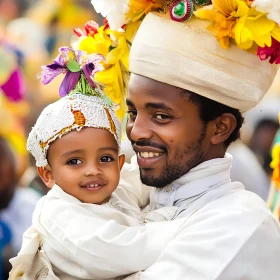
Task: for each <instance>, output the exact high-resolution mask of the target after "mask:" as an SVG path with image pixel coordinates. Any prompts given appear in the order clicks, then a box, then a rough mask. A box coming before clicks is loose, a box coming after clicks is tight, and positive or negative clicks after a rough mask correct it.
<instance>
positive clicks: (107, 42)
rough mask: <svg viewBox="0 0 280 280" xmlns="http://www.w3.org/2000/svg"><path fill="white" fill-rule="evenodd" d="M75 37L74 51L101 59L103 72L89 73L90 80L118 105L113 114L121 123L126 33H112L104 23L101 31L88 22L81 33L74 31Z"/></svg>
mask: <svg viewBox="0 0 280 280" xmlns="http://www.w3.org/2000/svg"><path fill="white" fill-rule="evenodd" d="M74 33H75V34H76V36H77V40H76V41H75V42H73V44H72V47H73V50H75V51H78V52H79V51H82V52H83V53H85V54H86V55H87V56H95V55H98V54H101V55H102V56H103V58H104V59H103V60H102V62H101V64H102V67H103V69H102V70H101V69H100V68H99V69H98V71H95V72H92V75H91V77H92V79H93V81H94V83H95V84H96V85H98V86H99V87H100V88H101V89H102V90H103V91H104V93H105V94H106V95H107V96H108V97H109V98H110V99H111V100H112V101H113V103H115V104H117V105H118V107H119V109H118V110H117V111H116V114H117V116H118V117H119V119H120V120H122V119H123V117H124V115H125V112H126V104H125V92H126V88H127V81H128V56H129V49H130V40H131V39H130V38H129V32H125V30H124V29H123V28H119V29H118V30H112V29H110V28H109V24H108V22H107V20H105V24H104V25H103V26H101V27H99V25H98V24H97V23H96V22H94V21H89V22H87V23H86V24H85V27H84V30H81V29H74ZM100 70H101V71H100Z"/></svg>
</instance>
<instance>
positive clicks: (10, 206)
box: [0, 0, 102, 280]
mask: <svg viewBox="0 0 280 280" xmlns="http://www.w3.org/2000/svg"><path fill="white" fill-rule="evenodd" d="M88 20H95V21H98V22H99V23H102V19H101V18H98V16H97V15H96V14H95V13H94V10H93V8H92V5H91V4H90V1H89V0H0V280H2V279H8V272H9V270H10V264H9V262H8V260H9V259H10V258H11V257H13V256H15V255H16V254H17V253H18V251H19V250H20V247H21V243H22V234H23V232H24V231H25V230H26V229H27V228H28V227H29V226H30V225H31V219H32V213H33V210H34V207H35V204H36V202H37V201H38V199H39V198H40V197H41V196H42V195H44V194H45V193H46V192H47V189H46V188H45V186H44V185H43V184H42V182H41V180H40V179H39V178H38V176H37V174H36V170H35V168H34V160H33V158H32V157H31V156H30V155H29V154H28V153H27V152H26V149H25V142H26V137H27V136H28V133H29V132H30V130H31V127H32V126H33V125H34V123H35V121H36V118H37V117H38V115H39V114H40V112H41V110H42V109H43V108H44V107H45V106H46V105H47V104H49V103H50V102H53V101H55V100H57V99H58V98H59V94H58V87H59V85H60V82H61V79H60V78H57V79H56V80H54V81H53V82H52V83H51V84H50V85H47V86H42V85H41V82H40V79H39V78H38V77H37V76H38V73H40V71H41V68H40V67H41V65H45V64H49V63H50V62H51V61H52V59H53V58H55V57H56V55H57V54H58V52H57V49H58V47H59V46H63V45H69V44H70V42H71V40H72V36H73V35H74V33H73V28H81V29H83V27H84V24H85V23H86V22H87V21H88Z"/></svg>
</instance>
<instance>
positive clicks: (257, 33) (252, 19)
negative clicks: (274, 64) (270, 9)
mask: <svg viewBox="0 0 280 280" xmlns="http://www.w3.org/2000/svg"><path fill="white" fill-rule="evenodd" d="M238 15H239V16H240V18H239V20H238V21H237V24H236V26H235V29H234V32H235V40H236V43H237V45H238V46H239V47H240V48H241V49H249V48H251V47H252V46H253V44H254V43H256V44H257V45H258V46H260V47H265V46H268V47H270V46H271V43H272V40H271V36H272V32H273V30H274V28H276V27H277V26H276V23H275V22H273V21H271V20H269V19H268V18H267V17H266V14H264V13H261V12H258V11H256V10H255V8H250V9H249V8H248V7H247V9H245V8H244V9H243V10H242V11H240V13H239V14H238Z"/></svg>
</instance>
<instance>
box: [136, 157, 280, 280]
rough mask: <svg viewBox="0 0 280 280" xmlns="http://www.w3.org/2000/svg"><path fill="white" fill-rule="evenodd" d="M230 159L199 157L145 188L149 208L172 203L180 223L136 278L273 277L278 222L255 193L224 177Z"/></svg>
mask: <svg viewBox="0 0 280 280" xmlns="http://www.w3.org/2000/svg"><path fill="white" fill-rule="evenodd" d="M231 161H232V159H231V156H230V155H229V154H227V155H226V158H220V159H214V160H210V161H207V162H204V163H202V164H200V165H199V166H197V167H195V168H193V169H192V170H191V171H190V172H189V173H187V174H185V175H184V176H183V177H181V178H180V179H178V180H176V181H174V182H173V183H172V184H171V185H169V186H167V187H165V188H164V189H161V190H155V189H154V190H153V191H152V192H151V203H150V206H149V208H150V209H157V208H160V207H164V206H170V205H176V206H178V207H179V211H178V215H177V217H176V219H177V218H183V219H184V220H185V223H184V225H183V227H182V228H181V229H180V232H179V233H178V234H177V236H176V238H175V239H174V240H172V241H171V242H170V243H169V244H168V246H167V247H166V248H165V249H164V250H163V251H162V254H161V255H160V257H159V258H158V259H157V260H156V262H155V263H154V264H153V265H152V266H151V267H149V268H148V269H147V270H146V271H144V272H142V273H141V275H140V279H141V280H157V279H159V280H173V279H174V280H175V279H176V280H177V279H180V280H241V279H242V280H243V279H244V280H245V279H246V280H278V279H279V277H280V266H279V261H278V259H279V256H280V230H279V225H278V224H277V222H276V220H275V219H274V218H273V217H272V215H271V212H270V210H269V209H268V208H267V207H266V205H265V203H264V202H263V201H262V200H261V199H260V198H259V197H258V196H257V195H255V194H253V193H251V192H248V191H245V190H244V187H243V185H242V184H241V183H237V182H231V181H230V166H231ZM175 221H176V220H174V221H169V222H168V223H169V224H170V226H169V227H172V224H173V223H174V222H175Z"/></svg>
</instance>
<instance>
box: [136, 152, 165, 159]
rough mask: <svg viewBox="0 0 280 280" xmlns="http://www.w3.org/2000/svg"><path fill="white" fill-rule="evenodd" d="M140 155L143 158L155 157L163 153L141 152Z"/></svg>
mask: <svg viewBox="0 0 280 280" xmlns="http://www.w3.org/2000/svg"><path fill="white" fill-rule="evenodd" d="M139 155H140V157H142V158H153V157H159V156H161V155H162V153H152V152H140V153H139Z"/></svg>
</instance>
